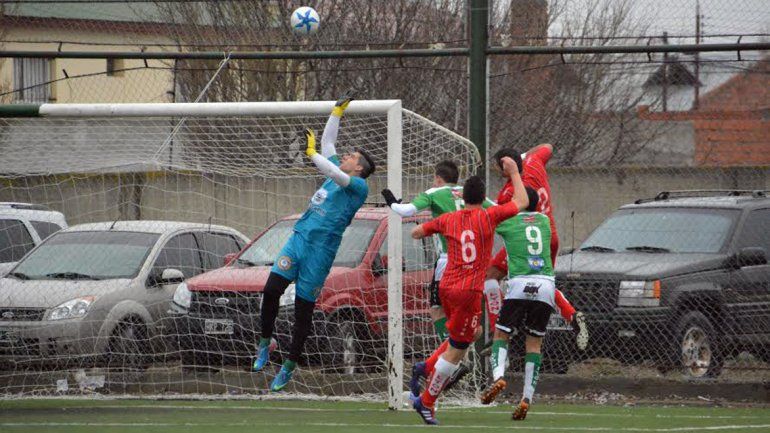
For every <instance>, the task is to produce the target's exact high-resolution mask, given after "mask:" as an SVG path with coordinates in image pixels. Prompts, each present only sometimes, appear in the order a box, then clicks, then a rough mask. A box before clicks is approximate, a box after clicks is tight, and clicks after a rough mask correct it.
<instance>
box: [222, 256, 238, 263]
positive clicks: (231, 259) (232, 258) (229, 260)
mask: <svg viewBox="0 0 770 433" xmlns="http://www.w3.org/2000/svg"><path fill="white" fill-rule="evenodd" d="M236 257H238V253H230V254H225V258H224V259H223V262H224V263H223V264H222V266H227V265H229V264H230V263H232V262H234V261H235V258H236Z"/></svg>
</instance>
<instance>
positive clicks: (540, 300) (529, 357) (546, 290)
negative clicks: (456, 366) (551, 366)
mask: <svg viewBox="0 0 770 433" xmlns="http://www.w3.org/2000/svg"><path fill="white" fill-rule="evenodd" d="M527 195H528V196H529V200H530V206H529V207H528V210H529V211H530V212H522V213H519V214H518V215H516V216H514V217H513V218H510V219H508V220H506V221H504V222H503V223H502V224H500V225H499V226H498V228H497V233H498V234H500V235H501V236H502V238H503V241H504V242H505V248H506V251H507V254H508V278H507V286H508V290H507V292H506V294H505V300H504V301H503V308H502V310H501V311H500V317H499V318H498V320H497V325H496V329H495V336H494V340H493V343H492V379H493V384H492V385H491V387H490V388H489V389H488V390H487V391H485V392H484V394H483V395H482V397H481V401H482V403H484V404H489V403H491V402H492V401H493V400H494V399H495V397H496V396H497V395H498V394H499V393H500V392H501V391H502V390H503V389H505V387H506V385H507V384H506V382H505V380H504V379H503V375H504V373H505V361H506V359H507V357H508V350H507V349H508V341H509V339H510V336H511V334H512V333H513V332H514V331H515V330H518V329H521V330H522V331H523V332H524V334H525V335H526V342H525V345H526V355H525V356H524V392H523V394H524V395H523V397H522V399H521V402H520V403H519V405H518V406H517V407H516V409H515V410H514V413H513V419H514V420H523V419H524V418H525V417H526V415H527V410H528V409H529V405H530V404H531V403H532V397H533V395H534V393H535V386H536V385H537V380H538V374H539V370H540V365H541V363H542V355H541V347H542V343H543V337H544V336H545V333H546V327H547V325H548V319H549V318H550V317H551V312H553V311H554V310H556V308H557V306H556V302H555V293H556V285H555V279H554V272H553V264H552V263H551V246H550V245H551V224H550V220H549V218H548V216H546V215H545V214H542V213H538V212H531V211H533V210H534V209H536V208H537V201H538V195H537V192H536V191H535V190H533V189H530V188H527Z"/></svg>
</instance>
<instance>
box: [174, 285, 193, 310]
mask: <svg viewBox="0 0 770 433" xmlns="http://www.w3.org/2000/svg"><path fill="white" fill-rule="evenodd" d="M173 301H174V303H175V304H177V305H179V306H180V307H183V308H190V303H191V302H192V293H190V289H189V288H187V283H179V285H178V286H176V291H175V292H174V298H173Z"/></svg>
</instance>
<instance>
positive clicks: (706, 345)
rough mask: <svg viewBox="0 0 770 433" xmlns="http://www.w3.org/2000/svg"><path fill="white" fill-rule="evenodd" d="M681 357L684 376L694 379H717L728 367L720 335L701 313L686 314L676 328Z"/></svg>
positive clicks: (678, 354) (678, 352) (680, 362)
mask: <svg viewBox="0 0 770 433" xmlns="http://www.w3.org/2000/svg"><path fill="white" fill-rule="evenodd" d="M675 335H676V338H677V340H676V342H677V349H676V350H677V352H676V354H677V356H678V360H679V364H678V365H679V367H680V369H681V371H682V373H683V374H684V375H685V376H686V377H687V378H690V379H702V378H709V377H717V376H719V374H720V373H721V372H722V367H723V365H724V359H723V353H722V351H721V348H720V345H719V335H718V334H717V332H716V328H714V325H712V323H711V321H710V320H709V319H708V317H706V316H705V315H704V314H703V313H701V312H699V311H691V312H689V313H686V314H685V315H683V316H682V317H681V318H680V319H679V322H678V324H677V327H676V334H675Z"/></svg>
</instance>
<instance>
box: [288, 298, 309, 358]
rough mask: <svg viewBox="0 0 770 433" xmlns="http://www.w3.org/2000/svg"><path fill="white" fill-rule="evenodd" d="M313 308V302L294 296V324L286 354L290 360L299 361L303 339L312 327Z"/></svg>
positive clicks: (303, 345) (305, 338) (303, 344)
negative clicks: (287, 353)
mask: <svg viewBox="0 0 770 433" xmlns="http://www.w3.org/2000/svg"><path fill="white" fill-rule="evenodd" d="M314 309H315V302H310V301H306V300H304V299H302V298H300V297H299V296H297V297H296V298H294V326H293V328H292V331H291V347H290V348H289V356H288V358H289V359H290V360H291V361H294V362H299V358H300V357H301V356H302V350H303V349H304V347H305V340H307V336H308V335H310V329H311V328H312V327H313V310H314Z"/></svg>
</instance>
